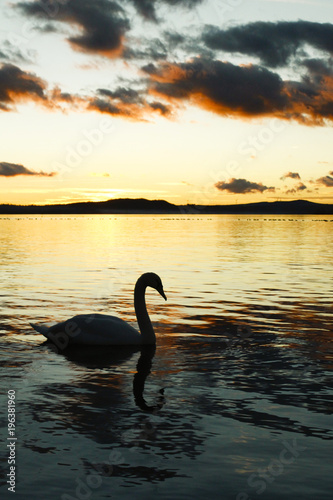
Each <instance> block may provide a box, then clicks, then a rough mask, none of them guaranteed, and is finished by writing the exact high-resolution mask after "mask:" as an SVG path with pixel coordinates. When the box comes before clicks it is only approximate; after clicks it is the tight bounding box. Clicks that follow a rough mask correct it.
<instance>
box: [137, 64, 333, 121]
mask: <svg viewBox="0 0 333 500" xmlns="http://www.w3.org/2000/svg"><path fill="white" fill-rule="evenodd" d="M302 67H303V68H306V70H305V71H306V73H305V74H304V75H303V76H302V78H301V79H300V80H299V81H283V80H282V79H281V77H280V76H279V75H278V74H277V73H274V72H272V71H270V70H268V69H266V68H263V67H262V66H256V65H247V66H246V65H241V66H237V65H234V64H231V63H228V62H222V61H219V60H217V59H211V58H208V57H201V58H199V57H197V58H194V59H192V61H191V62H186V63H173V64H171V63H168V62H160V63H159V64H153V63H149V64H146V65H145V66H143V67H142V68H141V69H142V71H143V72H144V73H145V74H147V75H149V78H150V89H149V90H150V92H151V93H155V94H158V95H159V96H162V97H163V98H165V99H167V100H169V101H172V102H173V103H174V104H177V103H179V102H181V101H188V102H190V103H191V104H194V105H196V106H200V107H202V108H204V109H207V110H210V111H213V112H214V113H217V114H221V115H224V116H234V117H256V116H265V115H266V116H267V115H271V116H276V117H277V118H280V119H285V120H292V119H294V120H297V121H299V122H301V123H303V124H306V125H325V124H327V123H328V122H329V121H332V120H333V100H332V88H333V67H332V62H331V61H329V60H327V61H320V62H319V61H316V60H308V61H304V62H303V64H302Z"/></svg>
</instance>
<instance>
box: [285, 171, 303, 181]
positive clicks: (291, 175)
mask: <svg viewBox="0 0 333 500" xmlns="http://www.w3.org/2000/svg"><path fill="white" fill-rule="evenodd" d="M288 178H289V179H298V180H301V176H300V175H299V174H298V173H297V172H288V173H287V174H284V175H283V176H282V177H281V180H282V181H284V179H288Z"/></svg>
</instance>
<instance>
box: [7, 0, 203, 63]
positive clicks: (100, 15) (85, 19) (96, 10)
mask: <svg viewBox="0 0 333 500" xmlns="http://www.w3.org/2000/svg"><path fill="white" fill-rule="evenodd" d="M202 1H203V0H125V1H122V2H121V1H120V0H119V1H113V0H94V1H92V0H59V1H51V0H34V1H33V0H31V1H22V2H18V3H17V4H15V8H17V9H19V10H20V11H21V12H22V13H23V14H24V15H27V16H32V17H37V18H39V19H41V20H43V21H45V24H44V25H42V26H41V27H38V28H37V29H38V30H40V31H43V32H46V33H47V32H53V31H57V26H56V23H57V22H58V23H67V24H69V25H71V26H73V27H75V28H78V29H79V30H80V33H79V34H78V35H73V36H70V37H69V38H68V41H69V42H70V44H71V45H72V46H73V48H75V49H77V50H81V51H83V52H91V53H95V54H100V55H104V56H109V57H114V56H117V55H120V54H122V51H123V43H124V37H125V35H126V33H127V32H128V31H129V30H130V27H131V26H130V21H129V18H128V13H127V12H126V11H125V9H124V4H125V6H126V4H127V5H133V6H134V7H135V8H136V10H137V11H138V12H139V14H140V15H141V16H143V17H144V18H145V19H148V20H150V21H154V22H158V21H159V19H158V16H157V11H156V9H157V7H158V6H161V5H162V4H166V5H169V6H170V7H177V6H179V7H186V8H192V7H194V6H195V5H197V4H199V3H201V2H202ZM133 50H134V52H135V49H133ZM128 54H129V55H128V57H129V56H130V51H129V49H128Z"/></svg>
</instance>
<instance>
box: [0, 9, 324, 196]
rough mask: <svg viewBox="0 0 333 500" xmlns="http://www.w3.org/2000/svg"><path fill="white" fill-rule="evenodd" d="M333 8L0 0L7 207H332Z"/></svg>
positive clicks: (1, 161) (2, 172) (1, 180)
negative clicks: (125, 203)
mask: <svg viewBox="0 0 333 500" xmlns="http://www.w3.org/2000/svg"><path fill="white" fill-rule="evenodd" d="M332 56H333V2H332V0H223V1H218V0H121V1H120V0H20V1H18V0H8V1H7V0H1V1H0V127H1V143H0V203H13V204H24V205H26V204H41V205H43V204H50V203H51V204H53V203H72V202H77V201H103V200H108V199H113V198H147V199H164V200H167V201H169V202H170V203H175V204H186V203H191V204H192V203H195V204H200V205H211V204H233V203H251V202H258V201H276V200H295V199H306V200H309V201H314V202H319V203H333V153H332V152H333V148H332V137H333V136H332V124H333V62H332Z"/></svg>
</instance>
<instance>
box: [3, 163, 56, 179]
mask: <svg viewBox="0 0 333 500" xmlns="http://www.w3.org/2000/svg"><path fill="white" fill-rule="evenodd" d="M16 175H37V176H43V177H53V176H54V175H56V173H55V172H51V173H49V174H48V173H46V172H35V171H33V170H29V169H28V168H26V167H24V166H23V165H18V164H17V163H7V162H5V161H3V162H0V176H2V177H15V176H16Z"/></svg>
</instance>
